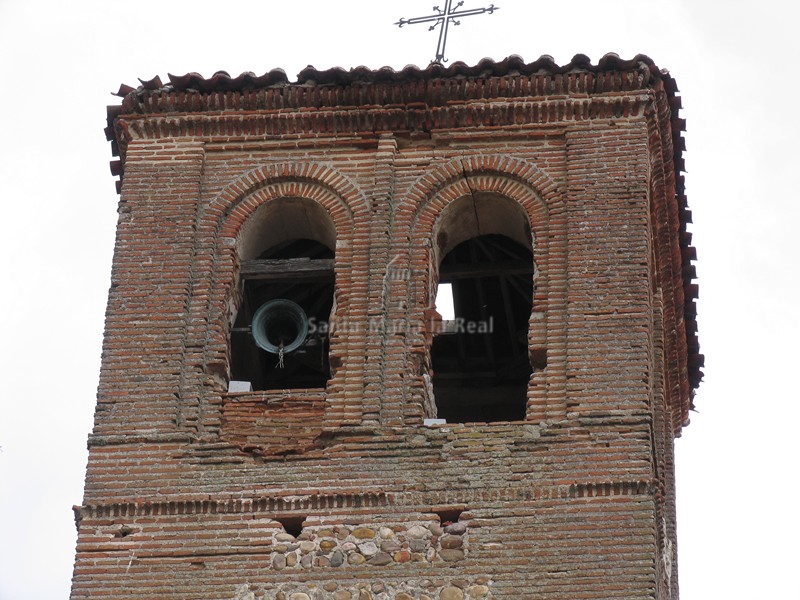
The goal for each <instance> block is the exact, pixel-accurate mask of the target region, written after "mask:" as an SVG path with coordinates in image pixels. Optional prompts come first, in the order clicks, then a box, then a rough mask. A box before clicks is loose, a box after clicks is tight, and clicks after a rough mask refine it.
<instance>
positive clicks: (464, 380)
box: [431, 234, 533, 423]
mask: <svg viewBox="0 0 800 600" xmlns="http://www.w3.org/2000/svg"><path fill="white" fill-rule="evenodd" d="M439 281H440V286H441V285H443V284H450V286H451V287H452V299H453V309H454V311H453V313H454V318H453V320H444V321H443V322H442V327H441V330H440V332H439V333H438V335H436V337H435V338H434V341H433V346H432V348H431V362H432V367H433V393H434V397H435V399H436V408H437V413H438V416H439V418H442V419H446V420H447V422H448V423H469V422H492V421H521V420H523V419H524V418H525V409H526V399H527V389H528V380H529V379H530V376H531V364H530V360H529V358H528V320H529V318H530V315H531V303H532V299H533V254H532V252H531V251H530V249H528V248H526V247H525V246H522V245H520V244H518V243H517V242H515V241H514V240H511V239H509V238H507V237H505V236H503V235H498V234H489V235H481V236H477V237H474V238H472V239H469V240H467V241H465V242H462V243H461V244H459V245H458V246H456V247H455V248H454V249H453V250H451V251H450V252H449V253H448V254H447V255H446V256H445V257H444V259H443V260H442V264H441V266H440V268H439Z"/></svg>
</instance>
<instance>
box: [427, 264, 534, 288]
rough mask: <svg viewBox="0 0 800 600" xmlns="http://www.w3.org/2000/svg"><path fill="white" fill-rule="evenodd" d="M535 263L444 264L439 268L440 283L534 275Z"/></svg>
mask: <svg viewBox="0 0 800 600" xmlns="http://www.w3.org/2000/svg"><path fill="white" fill-rule="evenodd" d="M532 274H533V261H530V260H496V261H476V262H471V263H456V264H454V265H451V264H447V263H443V264H442V266H441V267H440V268H439V281H440V282H441V283H448V282H451V281H455V280H456V279H467V278H471V277H496V276H498V275H532Z"/></svg>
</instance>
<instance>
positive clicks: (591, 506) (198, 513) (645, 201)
mask: <svg viewBox="0 0 800 600" xmlns="http://www.w3.org/2000/svg"><path fill="white" fill-rule="evenodd" d="M119 95H120V96H121V97H122V103H121V104H120V105H116V106H112V107H109V117H108V118H109V127H108V129H107V130H106V133H107V135H108V137H109V140H110V141H111V143H112V151H113V153H114V154H115V156H118V157H119V159H118V160H115V161H114V162H112V172H113V173H114V174H115V175H118V176H120V180H119V182H118V191H119V193H120V200H119V224H118V229H117V241H116V250H115V255H114V265H113V271H112V276H111V290H110V292H109V301H108V310H107V314H106V332H105V342H104V347H103V360H102V367H101V373H100V384H99V388H98V399H97V410H96V414H95V424H94V429H93V431H92V433H91V435H90V436H89V464H88V469H87V475H86V487H85V495H84V499H83V503H82V505H81V506H78V507H75V516H76V524H77V527H78V544H77V555H76V562H75V570H74V577H73V585H72V594H71V598H72V599H73V600H78V599H87V598H108V599H111V598H126V599H138V600H145V599H147V600H152V599H156V598H158V599H176V600H177V599H182V600H183V599H194V600H206V599H207V600H212V599H230V600H233V599H235V600H367V599H375V600H471V599H477V598H495V599H506V598H508V599H510V598H531V599H541V600H566V599H568V598H569V599H574V598H582V599H597V600H601V599H603V600H606V599H612V598H613V599H629V600H634V599H635V600H641V599H645V598H650V599H653V600H656V599H657V600H667V599H669V600H676V599H677V598H678V595H679V594H678V578H677V556H676V518H675V486H674V464H673V441H674V438H675V437H676V436H677V435H680V432H681V429H682V428H683V427H684V426H686V425H687V424H688V421H689V419H688V417H689V411H690V409H691V407H692V406H693V403H692V399H693V396H694V390H695V389H696V387H697V385H698V384H699V382H700V379H701V377H702V371H701V368H702V364H703V357H702V355H701V354H700V353H699V346H698V343H697V335H696V334H697V327H696V322H695V317H696V311H695V308H694V300H695V298H696V297H697V286H696V284H695V283H694V281H693V280H694V277H695V271H694V266H693V265H692V261H693V260H694V258H695V251H694V248H692V247H691V234H690V233H689V232H688V230H687V226H688V224H689V223H690V221H691V213H690V211H689V210H688V207H687V204H686V198H685V195H684V193H683V177H682V171H683V161H682V157H681V153H682V150H683V140H682V138H681V131H682V130H683V128H684V123H683V121H682V119H680V118H679V117H678V109H679V108H680V97H679V96H678V95H677V88H676V85H675V82H674V80H673V79H672V78H671V77H670V75H669V74H668V73H667V72H666V71H661V70H659V69H658V68H657V67H656V66H655V64H654V63H653V62H652V61H651V60H650V59H649V58H647V57H645V56H637V57H636V58H634V59H632V60H630V61H624V60H621V59H619V58H618V57H616V56H614V55H607V56H606V57H603V59H601V60H600V62H599V63H598V64H591V62H590V61H589V59H588V58H586V57H584V56H581V55H578V56H576V57H575V58H574V59H573V60H572V61H571V62H570V63H569V64H568V65H563V66H559V65H556V64H554V63H553V62H552V60H551V59H549V58H548V57H542V58H541V59H539V60H538V61H536V62H534V63H525V62H524V61H522V60H521V59H520V58H518V57H511V58H508V59H506V60H504V61H501V62H493V61H489V60H484V61H482V62H481V63H479V64H478V65H476V66H472V67H470V66H467V65H464V64H462V63H454V64H453V65H451V66H449V67H447V68H444V67H442V66H441V65H431V66H430V67H428V68H427V69H424V70H421V69H417V68H413V67H409V68H406V69H405V70H403V71H400V72H395V71H392V70H391V69H381V70H378V71H370V70H367V69H364V68H359V69H355V70H351V71H344V70H341V69H332V70H329V71H317V70H315V69H313V68H308V69H306V70H304V71H303V72H302V73H300V75H299V76H298V79H297V81H296V82H290V81H289V80H288V78H286V76H285V74H284V73H283V72H282V71H280V70H274V71H270V72H269V73H267V74H266V75H263V76H256V75H254V74H251V73H245V74H242V75H240V76H239V77H235V78H232V77H230V76H229V75H228V74H226V73H223V72H220V73H217V74H215V75H214V76H213V77H212V78H210V79H205V78H203V77H201V76H199V75H196V74H188V75H185V76H182V77H174V76H170V81H169V83H167V84H164V83H163V82H162V81H161V80H160V79H159V78H157V77H156V78H154V79H152V80H150V81H146V82H143V83H142V85H140V86H139V87H137V88H132V87H128V86H123V87H122V88H121V89H120V92H119ZM465 244H466V245H465ZM470 244H471V245H470ZM319 248H323V249H325V250H326V252H329V256H333V259H331V260H328V259H326V261H327V262H326V261H323V260H316V259H315V254H314V253H316V252H318V251H319ZM459 248H460V249H461V250H459ZM517 248H522V251H517V250H516V249H517ZM292 252H299V253H300V254H298V255H297V256H295V255H294V254H292ZM452 252H460V253H461V254H460V255H461V256H471V257H472V258H471V259H470V260H471V262H469V263H468V264H466V265H465V264H463V262H462V263H458V264H456V263H455V262H454V261H453V260H450V259H449V258H448V257H449V256H451V255H450V253H452ZM470 253H471V254H470ZM531 253H532V256H533V258H532V261H531V260H530V258H529V257H530V255H531ZM326 256H327V255H326ZM275 257H277V258H275ZM487 257H494V258H491V260H489V258H487ZM497 257H500V258H497ZM292 261H294V262H292ZM253 265H256V267H257V269H261V271H258V270H257V269H256V270H253V269H254V268H256V267H254V266H253ZM287 265H288V267H287ZM320 265H322V266H320ZM330 265H332V266H330ZM312 267H313V268H312ZM281 269H283V270H282V271H281ZM326 269H327V270H326ZM253 273H259V274H257V275H253ZM287 273H288V274H287ZM491 277H494V278H495V279H493V281H494V280H497V281H498V282H499V283H498V284H497V287H495V288H490V287H487V286H486V285H484V284H483V283H481V282H482V281H484V280H485V279H486V278H491ZM526 278H527V279H526ZM273 281H274V282H273ZM309 281H312V283H313V282H319V281H322V282H328V281H332V282H333V284H332V285H333V299H332V308H331V310H330V318H329V322H328V323H325V329H324V330H321V331H322V333H315V334H313V335H310V336H309V337H308V339H307V340H306V342H305V343H304V346H303V347H302V349H301V350H300V351H298V352H297V353H295V354H292V353H289V354H288V355H287V356H286V365H285V366H284V365H283V363H280V365H279V366H276V365H278V362H277V361H278V357H277V356H276V355H273V354H269V353H266V352H263V351H261V350H248V352H249V354H245V355H243V356H247V357H249V358H247V359H237V358H236V357H237V352H240V350H239V347H238V346H237V344H247V343H250V342H248V339H249V337H251V336H252V330H247V331H244V332H243V331H242V330H241V325H235V323H241V322H242V320H243V319H242V317H241V315H246V314H249V313H248V312H246V311H251V310H254V309H255V308H256V307H250V306H249V304H248V303H250V302H252V298H256V297H259V298H260V297H262V296H265V297H270V298H271V297H273V296H274V297H276V298H289V297H291V298H296V299H297V300H296V301H297V302H298V303H303V302H307V303H309V305H314V306H317V307H318V306H319V302H321V300H319V298H317V297H316V296H315V295H314V294H316V292H314V293H312V294H311V297H306V296H307V294H306V292H304V291H303V290H309V289H313V290H317V289H322V288H312V287H308V285H310V284H308V282H309ZM445 281H453V282H454V284H453V289H454V290H455V291H458V290H461V291H460V292H458V293H460V294H461V295H460V296H459V295H456V296H455V298H456V300H455V302H456V309H457V311H459V310H461V311H467V312H466V313H465V314H467V313H468V311H469V310H471V309H470V307H474V310H475V311H483V312H476V313H475V314H477V315H478V316H479V317H480V318H481V319H484V320H486V322H491V323H492V329H491V330H487V331H482V332H481V333H480V335H481V336H483V337H474V338H470V337H469V335H468V334H467V333H464V331H461V332H460V333H458V332H457V333H453V329H452V327H453V323H456V321H447V320H443V318H442V316H441V315H440V314H439V312H438V311H437V309H436V298H437V293H441V292H437V290H438V289H440V288H439V287H438V285H439V283H440V282H445ZM531 282H532V286H531ZM327 285H330V284H327ZM526 285H527V287H526ZM258 286H261V287H258ZM303 286H306V287H303ZM531 289H532V290H533V292H532V294H530V293H527V292H526V291H525V290H528V292H530V290H531ZM248 290H250V291H248ZM253 290H261V291H253ZM493 290H495V291H493ZM454 293H456V292H454ZM520 293H521V294H522V296H523V299H524V300H525V302H526V303H522V304H519V302H521V301H520V300H519V296H520ZM248 294H250V295H248ZM257 294H262V296H257ZM292 294H294V296H292ZM304 294H306V295H304ZM315 302H316V304H314V303H315ZM493 302H494V304H492V303H493ZM515 302H516V303H517V304H515ZM487 306H494V307H497V308H496V312H492V313H491V314H489V313H487V312H486V311H487V310H488V309H487V308H486V307H487ZM519 306H522V307H523V309H524V314H522V316H520V311H521V310H523V309H520V308H519ZM528 306H529V307H530V309H528V308H527V307H528ZM326 310H327V309H326ZM492 310H495V309H492ZM528 310H529V312H528ZM237 315H238V316H239V320H238V321H237ZM482 322H483V321H482ZM448 323H450V325H448ZM495 325H496V329H497V332H496V331H495ZM448 326H449V327H450V328H451V329H450V330H448V329H447V327H448ZM248 331H249V333H248ZM448 332H449V333H448ZM468 333H469V334H471V333H472V332H468ZM476 335H477V334H476ZM236 336H239V337H236ZM448 336H450V337H448ZM502 336H505V337H502ZM236 340H244V341H236ZM280 343H281V344H283V341H281V342H280ZM437 344H438V346H436V347H437V348H439V350H437V351H436V359H435V360H433V359H432V348H434V346H435V345H437ZM447 344H450V346H448V345H447ZM441 348H445V350H441ZM447 348H451V350H447ZM448 352H450V354H448ZM259 353H260V354H259ZM235 360H240V363H235ZM256 360H257V361H260V362H258V363H257V364H256V362H254V361H256ZM281 360H283V357H281ZM504 360H505V361H506V362H502V361H504ZM292 361H295V362H292ZM436 361H439V362H438V363H437V362H436ZM234 363H235V364H241V365H244V366H242V367H236V368H242V369H248V368H249V369H256V370H258V369H262V370H263V369H271V372H270V374H269V377H266V378H264V377H261V375H262V373H261V371H257V372H258V375H259V377H258V378H255V376H254V380H258V381H262V380H263V381H265V382H266V383H264V384H263V385H261V386H259V387H260V389H255V390H254V391H248V390H249V387H248V385H249V384H248V382H247V381H246V380H245V383H244V384H242V383H241V382H240V381H239V382H234V383H233V384H232V383H231V381H232V379H234V377H232V369H233V365H234ZM434 363H436V365H437V366H436V367H435V368H434ZM495 365H504V366H502V367H495ZM283 369H285V371H283ZM459 369H460V370H459ZM306 371H308V372H311V373H316V375H315V377H316V379H311V380H313V381H327V383H326V384H325V385H324V386H321V385H319V384H315V385H312V386H307V385H304V383H303V382H304V381H306V379H304V377H305V375H304V373H306ZM319 373H324V377H322V378H320V377H321V376H320V375H319ZM519 373H522V374H523V376H524V378H523V379H520V375H519ZM270 377H273V378H274V379H275V381H277V382H278V383H272V381H273V380H272V379H270ZM283 377H289V379H282V378H283ZM238 379H240V380H241V379H242V377H241V376H240V377H238ZM283 381H287V382H289V383H285V384H284V383H281V382H283ZM464 381H466V382H467V383H466V384H464ZM520 382H521V383H520ZM526 382H527V383H526ZM242 385H244V389H242V387H241V386H242ZM459 385H460V386H462V387H458V386H459ZM445 391H446V392H445ZM437 393H438V394H439V399H438V402H440V403H441V402H442V398H443V397H444V395H445V393H448V394H449V397H450V398H451V400H450V403H449V404H448V405H447V410H448V411H451V413H453V411H454V414H456V416H457V415H458V409H459V402H458V401H459V399H460V401H462V402H463V403H464V404H465V405H466V404H470V407H471V408H470V410H471V412H469V413H468V414H469V416H468V417H464V418H463V419H458V418H456V419H450V420H449V422H445V423H442V422H441V421H440V420H437V419H438V417H439V413H440V412H441V407H442V405H441V404H437ZM452 398H455V399H456V400H455V401H453V400H452ZM501 405H502V406H503V407H506V408H502V409H500V408H498V406H501ZM508 407H512V408H508ZM514 407H516V408H514ZM506 409H507V410H509V411H511V412H508V413H506V412H502V411H503V410H506ZM506 414H514V415H518V416H517V417H514V418H513V419H508V418H506V417H505V416H504V415H506ZM476 415H477V416H476ZM482 415H487V416H482ZM454 421H455V422H454Z"/></svg>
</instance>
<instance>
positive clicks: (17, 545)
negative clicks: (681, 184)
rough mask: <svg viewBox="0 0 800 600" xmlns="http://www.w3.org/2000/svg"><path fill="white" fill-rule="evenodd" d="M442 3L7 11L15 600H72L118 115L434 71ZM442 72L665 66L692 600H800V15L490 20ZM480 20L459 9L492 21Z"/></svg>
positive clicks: (540, 11)
mask: <svg viewBox="0 0 800 600" xmlns="http://www.w3.org/2000/svg"><path fill="white" fill-rule="evenodd" d="M435 3H436V2H435V1H434V0H404V1H402V2H400V1H391V0H389V1H387V0H382V1H368V0H338V1H336V2H330V1H328V2H326V1H323V0H307V1H306V2H277V1H272V2H270V1H269V0H262V1H261V2H256V1H243V0H227V1H226V2H207V1H205V0H193V1H191V2H187V1H184V0H172V1H169V2H165V1H163V0H160V1H154V0H140V1H139V2H119V1H117V0H102V1H100V0H96V1H90V0H72V1H69V2H64V1H57V0H51V1H47V2H46V1H41V0H38V1H37V0H0V202H2V205H0V206H2V216H1V217H0V226H2V233H1V234H0V286H2V287H0V290H1V291H2V294H0V308H1V310H0V341H2V344H1V345H0V353H1V354H0V381H1V382H2V392H0V394H1V395H0V411H1V412H0V446H1V447H2V449H0V600H57V599H66V598H67V597H68V594H69V583H70V577H71V570H72V562H73V557H74V546H75V528H74V524H73V521H72V511H71V506H72V505H73V504H79V503H80V501H81V496H82V489H83V477H84V469H85V464H86V436H87V434H88V433H89V431H90V429H91V424H92V413H93V409H94V402H95V390H96V385H97V377H98V369H99V363H100V359H99V357H100V343H101V336H102V327H103V315H104V310H105V302H106V294H107V290H108V284H109V276H110V265H111V255H112V249H113V241H114V229H115V225H116V202H117V196H116V194H115V192H114V181H113V178H112V177H111V175H110V173H109V170H108V161H109V160H110V159H111V154H110V147H109V144H108V143H107V142H106V141H105V138H104V135H103V127H104V126H105V106H106V105H107V104H111V103H117V102H118V99H115V98H113V97H112V96H110V95H109V92H111V91H116V90H117V89H118V87H119V84H120V83H128V84H130V85H135V84H136V83H137V77H141V78H142V79H150V78H151V77H153V76H154V75H160V76H161V77H162V79H164V80H166V75H167V73H174V74H183V73H186V72H188V71H197V72H200V73H202V74H203V75H205V76H210V75H211V74H213V73H214V72H215V71H217V70H221V69H222V70H226V71H228V72H229V73H231V74H232V75H236V74H238V73H240V72H241V71H255V72H256V73H258V74H262V73H264V72H266V71H268V70H270V69H272V68H275V67H280V68H283V69H285V70H286V72H287V73H288V74H289V76H290V78H292V79H294V76H295V75H296V74H297V73H298V72H299V71H300V69H302V68H303V67H305V66H306V65H307V64H313V65H314V66H316V67H317V68H328V67H333V66H341V67H345V68H350V67H355V66H358V65H366V66H368V67H371V68H378V67H381V66H384V65H389V66H392V67H395V68H402V67H403V66H405V65H406V64H410V63H413V64H417V65H420V66H423V67H424V66H425V65H427V63H428V61H429V60H430V59H431V58H432V57H433V54H434V48H435V45H436V39H435V34H434V33H428V32H427V31H426V28H425V27H424V26H419V25H418V26H415V27H404V28H403V29H402V30H399V29H398V28H396V27H394V26H393V25H392V23H393V22H394V21H396V20H397V19H398V18H399V17H401V16H402V17H411V16H417V15H422V14H428V12H429V11H430V9H431V5H432V4H435ZM496 3H497V4H498V5H499V6H500V7H501V10H500V11H498V12H496V13H495V14H493V15H491V16H483V17H472V18H470V19H465V20H464V21H463V24H462V25H461V27H459V28H456V29H454V30H452V34H453V35H452V37H451V41H450V43H449V46H448V57H449V58H451V59H452V60H462V61H464V62H467V63H475V62H477V61H478V60H480V59H481V58H482V57H485V56H488V57H491V58H494V59H495V60H501V59H502V58H504V57H506V56H507V55H509V54H519V55H521V56H522V57H523V58H524V59H525V60H527V61H533V60H535V59H536V58H537V57H538V56H539V55H541V54H550V55H552V56H553V57H554V58H555V59H556V61H557V62H559V63H562V64H563V63H566V62H568V61H569V60H570V58H571V57H572V56H573V55H574V54H576V53H583V54H587V55H589V56H590V57H591V58H592V60H593V62H596V61H597V59H599V58H600V57H601V56H602V55H603V54H605V53H606V52H616V53H618V54H619V55H620V56H622V57H623V58H631V57H633V56H634V55H636V54H637V53H645V54H648V55H649V56H651V57H652V58H653V59H654V60H655V61H656V63H657V64H658V65H659V66H661V67H662V68H668V69H669V70H670V71H671V72H672V74H673V75H674V76H675V78H676V79H677V82H678V85H679V87H680V89H681V92H682V96H683V102H684V106H685V110H684V112H683V116H685V117H686V118H687V119H688V132H687V134H686V139H687V144H688V151H687V152H686V153H685V157H686V164H687V167H688V171H689V173H688V175H687V192H688V196H689V203H690V206H691V208H692V209H693V212H694V216H695V219H694V221H695V224H694V226H693V227H692V230H693V232H694V235H695V244H696V246H697V247H698V253H699V261H698V263H697V268H698V272H699V283H700V296H701V300H700V315H699V326H700V342H701V346H702V351H703V352H704V353H705V354H706V357H707V360H706V365H707V366H706V369H705V371H706V379H705V383H704V384H703V385H702V386H701V388H700V392H699V394H698V396H697V398H696V404H697V407H698V410H699V412H698V413H695V414H693V416H692V424H691V425H690V426H689V427H688V428H687V429H686V430H685V431H684V434H683V437H682V438H681V439H679V440H678V441H677V451H678V465H677V471H678V510H679V512H678V534H679V560H680V584H681V592H682V598H683V600H708V599H716V598H724V599H726V600H738V599H742V600H744V599H747V600H753V599H761V598H769V599H771V600H800V585H799V584H798V581H797V577H796V572H797V569H798V565H800V550H798V547H799V546H798V540H800V517H799V516H798V504H800V503H799V502H798V498H797V493H798V487H800V486H798V475H800V468H799V467H798V459H799V458H800V451H798V435H797V432H796V429H797V427H798V424H800V408H799V407H798V405H799V403H798V400H799V399H800V392H798V383H797V372H798V370H800V352H799V351H798V344H797V341H798V339H800V326H798V318H797V304H798V301H797V289H798V275H800V267H799V266H798V264H800V252H798V236H799V234H798V222H800V208H798V206H799V205H800V203H798V183H797V182H798V178H797V172H798V170H799V169H800V150H798V148H800V144H798V139H797V138H798V133H800V131H799V130H800V128H798V125H797V109H796V107H795V104H796V103H797V102H798V97H799V96H800V94H799V92H800V77H798V72H797V71H798V68H797V63H798V50H800V45H799V44H798V42H797V38H798V31H797V25H798V22H799V21H800V19H798V14H797V12H796V11H797V9H796V6H795V4H794V3H791V2H788V1H785V0H784V1H781V0H761V1H760V2H742V1H739V0H725V1H723V0H695V1H693V2H689V1H688V0H681V1H666V0H662V1H653V0H627V1H626V0H605V1H602V2H601V1H600V0H594V1H586V0H571V1H570V2H544V1H534V0H496ZM483 5H484V4H482V3H481V0H466V4H465V8H470V7H478V6H483Z"/></svg>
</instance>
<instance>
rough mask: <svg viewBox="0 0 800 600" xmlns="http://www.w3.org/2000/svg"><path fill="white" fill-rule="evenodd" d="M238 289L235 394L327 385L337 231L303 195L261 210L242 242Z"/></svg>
mask: <svg viewBox="0 0 800 600" xmlns="http://www.w3.org/2000/svg"><path fill="white" fill-rule="evenodd" d="M237 247H238V254H239V260H240V263H239V286H240V287H239V290H238V295H237V300H238V302H237V305H238V306H237V311H236V316H235V318H234V319H233V326H232V328H231V332H230V373H231V381H232V382H239V383H237V385H236V388H235V389H236V390H237V391H246V390H247V389H250V388H252V389H253V390H275V389H312V388H324V387H325V385H326V384H327V382H328V380H329V379H330V377H331V367H330V359H329V343H328V342H329V331H328V323H329V322H330V320H331V311H332V310H334V284H335V282H334V253H335V251H334V249H335V248H336V230H335V227H334V225H333V222H332V220H331V217H330V215H329V214H328V212H327V211H326V210H325V209H324V208H323V207H322V206H320V205H319V204H317V203H316V202H312V201H310V200H307V199H303V198H280V199H276V200H272V201H270V202H267V203H264V204H263V205H261V206H260V207H259V208H258V209H257V210H256V211H255V212H254V214H253V215H252V216H251V217H250V218H249V219H248V221H247V223H245V225H244V227H243V228H242V231H241V233H240V236H239V239H238V240H237Z"/></svg>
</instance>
